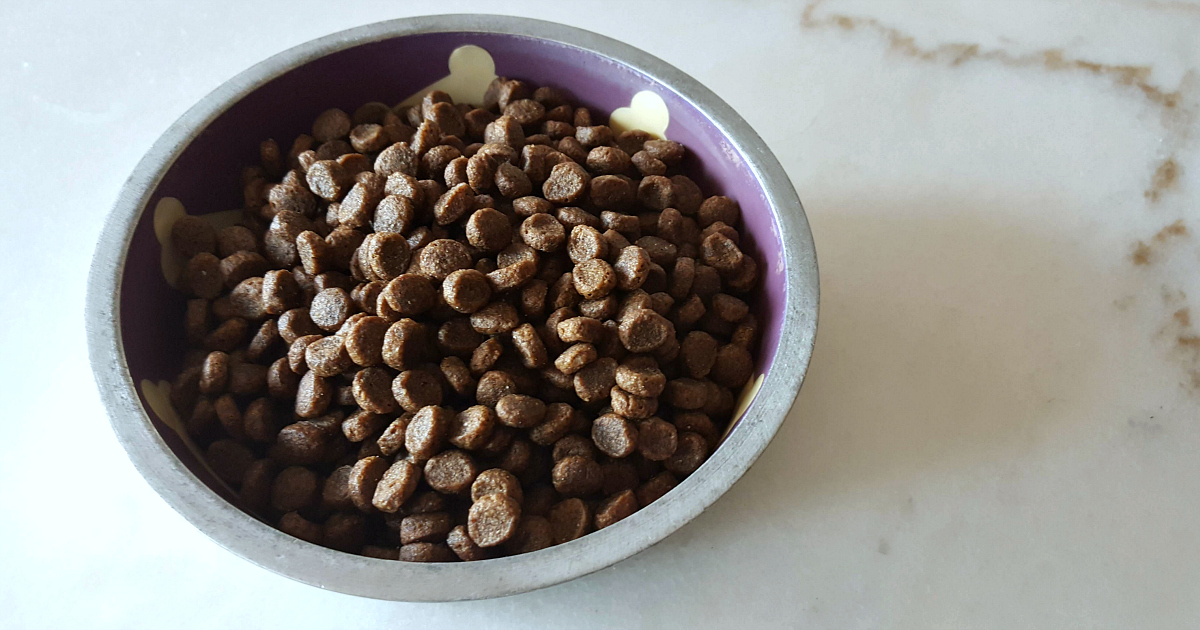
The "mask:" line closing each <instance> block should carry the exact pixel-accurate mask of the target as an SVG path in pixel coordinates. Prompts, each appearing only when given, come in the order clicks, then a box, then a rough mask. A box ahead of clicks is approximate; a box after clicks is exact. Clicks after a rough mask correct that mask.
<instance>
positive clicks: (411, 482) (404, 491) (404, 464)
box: [371, 459, 421, 514]
mask: <svg viewBox="0 0 1200 630" xmlns="http://www.w3.org/2000/svg"><path fill="white" fill-rule="evenodd" d="M420 479H421V468H420V466H417V464H416V463H414V462H413V461H412V460H408V459H398V460H396V461H395V462H393V463H392V465H391V466H390V467H388V469H387V471H386V472H384V473H383V477H382V478H380V480H379V483H378V484H377V485H376V486H375V495H374V496H373V497H372V499H371V504H372V505H374V506H375V508H376V509H378V510H379V511H381V512H387V513H388V514H395V513H396V512H397V511H398V510H399V509H400V506H401V505H403V504H404V502H405V501H407V500H408V498H409V497H411V496H412V494H413V492H414V491H416V489H417V482H418V481H420Z"/></svg>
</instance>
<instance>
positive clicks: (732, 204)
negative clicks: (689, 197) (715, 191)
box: [696, 195, 742, 228]
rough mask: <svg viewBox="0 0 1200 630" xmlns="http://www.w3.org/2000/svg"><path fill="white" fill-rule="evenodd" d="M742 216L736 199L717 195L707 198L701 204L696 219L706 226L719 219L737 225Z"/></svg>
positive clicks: (726, 223)
mask: <svg viewBox="0 0 1200 630" xmlns="http://www.w3.org/2000/svg"><path fill="white" fill-rule="evenodd" d="M741 216H742V211H741V208H740V207H739V206H738V203H737V202H736V201H734V200H732V199H730V198H729V197H723V196H720V195H717V196H713V197H709V198H708V199H705V200H704V203H702V204H700V209H699V211H698V213H697V214H696V220H697V221H698V222H699V223H700V227H702V228H706V227H708V226H710V225H712V224H713V223H716V222H718V221H720V222H721V223H724V224H725V225H737V222H738V220H739V219H741Z"/></svg>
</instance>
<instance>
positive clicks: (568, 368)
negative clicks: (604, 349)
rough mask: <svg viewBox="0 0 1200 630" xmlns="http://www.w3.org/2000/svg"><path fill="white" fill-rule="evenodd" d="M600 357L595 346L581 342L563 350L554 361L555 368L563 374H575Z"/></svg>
mask: <svg viewBox="0 0 1200 630" xmlns="http://www.w3.org/2000/svg"><path fill="white" fill-rule="evenodd" d="M599 356H600V355H599V353H598V352H596V347H595V346H593V345H592V344H590V343H583V342H581V343H577V344H574V345H572V346H571V347H569V348H567V349H566V350H563V352H562V354H560V355H558V358H557V359H555V360H554V367H555V368H557V369H558V371H559V372H561V373H563V374H574V373H576V372H578V371H579V370H581V369H583V367H584V366H586V365H587V364H589V363H591V362H592V361H595V360H596V359H597V358H599Z"/></svg>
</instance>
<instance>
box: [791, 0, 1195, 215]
mask: <svg viewBox="0 0 1200 630" xmlns="http://www.w3.org/2000/svg"><path fill="white" fill-rule="evenodd" d="M823 2H824V0H815V1H814V2H811V3H809V4H808V5H807V6H806V7H805V8H804V12H803V13H802V14H801V16H800V24H801V26H803V27H804V28H810V29H817V28H838V29H841V30H843V31H848V32H849V31H855V30H867V31H872V32H874V33H876V34H878V35H881V36H882V37H883V38H884V39H885V40H886V41H887V43H888V47H889V48H890V49H891V50H892V51H894V52H896V53H899V54H901V55H904V56H906V57H911V58H913V59H918V60H921V61H928V62H932V63H945V64H948V65H950V66H952V67H953V66H960V65H962V64H964V63H967V62H973V61H991V62H996V63H1000V64H1002V65H1006V66H1012V67H1037V68H1042V69H1045V70H1050V71H1053V72H1079V73H1085V74H1090V75H1093V76H1097V77H1102V78H1105V79H1108V80H1109V81H1111V82H1112V83H1113V84H1115V85H1117V86H1121V87H1130V88H1134V89H1136V90H1137V91H1138V92H1139V93H1140V94H1142V96H1144V97H1145V98H1146V100H1147V101H1149V102H1150V103H1151V104H1153V105H1156V106H1158V107H1159V108H1161V109H1162V111H1163V115H1164V123H1163V124H1164V126H1166V127H1168V130H1171V128H1172V127H1174V128H1175V130H1176V131H1177V132H1178V133H1179V134H1180V135H1183V132H1182V131H1181V130H1185V129H1186V126H1187V124H1188V123H1189V122H1190V119H1191V116H1190V115H1188V116H1183V117H1180V116H1176V115H1173V110H1176V109H1177V108H1179V107H1180V105H1181V103H1182V102H1183V95H1182V91H1181V90H1178V89H1177V90H1174V91H1170V92H1168V91H1166V90H1164V89H1162V88H1160V87H1158V86H1156V85H1154V84H1152V83H1150V81H1149V79H1150V75H1151V72H1152V69H1151V68H1150V67H1149V66H1135V65H1114V64H1104V63H1097V62H1094V61H1087V60H1085V59H1073V58H1070V57H1067V56H1066V54H1064V52H1063V51H1062V50H1061V49H1057V48H1051V49H1047V50H1039V51H1035V52H1030V53H1024V54H1014V53H1011V52H1009V51H1007V50H1004V49H1003V48H984V47H983V46H980V45H979V44H968V43H953V42H952V43H946V44H939V45H937V46H934V47H932V48H930V47H923V46H920V45H918V44H917V40H916V38H915V37H913V36H912V35H909V34H908V33H905V32H903V31H901V30H900V29H897V28H895V27H892V26H888V25H886V24H884V23H882V22H880V21H879V20H877V19H875V18H872V17H856V16H849V15H842V14H838V13H827V14H824V15H822V16H820V17H818V16H817V15H816V11H817V7H819V6H820V5H821V4H822V3H823ZM1180 118H1182V123H1180V124H1172V123H1171V122H1170V121H1172V120H1177V119H1180ZM1181 171H1182V169H1181V167H1180V166H1179V163H1178V162H1177V161H1176V160H1175V156H1174V155H1173V154H1172V155H1168V156H1167V157H1166V158H1165V159H1164V160H1163V161H1162V162H1161V163H1160V164H1159V165H1158V166H1157V167H1156V169H1155V171H1154V175H1153V176H1152V177H1151V181H1150V185H1149V186H1148V187H1147V188H1146V190H1145V192H1144V195H1145V197H1146V199H1148V200H1149V201H1150V202H1152V203H1153V202H1157V201H1158V200H1159V199H1160V198H1161V197H1162V195H1163V193H1164V192H1165V191H1167V190H1170V189H1171V188H1172V187H1174V186H1175V184H1176V182H1178V180H1179V177H1180V174H1181Z"/></svg>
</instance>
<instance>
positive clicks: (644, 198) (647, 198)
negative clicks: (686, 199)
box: [637, 175, 675, 210]
mask: <svg viewBox="0 0 1200 630" xmlns="http://www.w3.org/2000/svg"><path fill="white" fill-rule="evenodd" d="M637 198H638V201H639V202H640V203H641V204H642V205H643V206H645V207H647V208H650V209H651V210H662V209H664V208H669V207H671V205H672V204H673V203H674V201H675V199H674V195H673V193H672V190H671V180H670V179H667V178H666V177H663V176H662V175H647V176H645V177H643V178H642V181H641V183H639V184H638V189H637Z"/></svg>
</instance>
